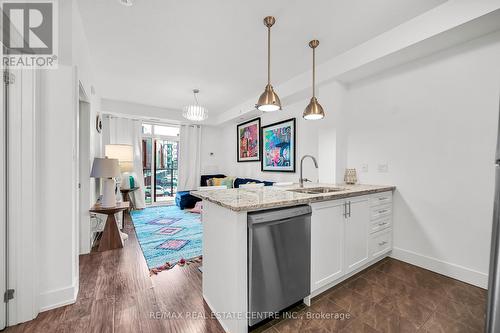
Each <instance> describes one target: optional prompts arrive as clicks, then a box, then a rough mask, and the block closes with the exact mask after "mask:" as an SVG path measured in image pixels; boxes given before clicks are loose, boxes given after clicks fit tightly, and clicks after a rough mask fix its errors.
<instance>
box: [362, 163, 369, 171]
mask: <svg viewBox="0 0 500 333" xmlns="http://www.w3.org/2000/svg"><path fill="white" fill-rule="evenodd" d="M361 171H362V172H368V164H366V163H365V164H363V165H362V166H361Z"/></svg>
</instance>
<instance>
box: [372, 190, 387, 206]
mask: <svg viewBox="0 0 500 333" xmlns="http://www.w3.org/2000/svg"><path fill="white" fill-rule="evenodd" d="M391 202H392V192H384V193H379V194H374V195H373V196H372V197H371V199H370V206H372V207H375V206H380V205H385V204H388V203H391Z"/></svg>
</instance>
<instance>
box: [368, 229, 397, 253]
mask: <svg viewBox="0 0 500 333" xmlns="http://www.w3.org/2000/svg"><path fill="white" fill-rule="evenodd" d="M391 249H392V228H389V229H385V230H382V231H379V232H377V233H374V234H371V235H370V257H371V258H375V257H378V256H380V255H382V254H384V253H386V252H389V251H390V250H391Z"/></svg>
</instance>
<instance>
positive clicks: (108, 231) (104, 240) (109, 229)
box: [89, 202, 129, 252]
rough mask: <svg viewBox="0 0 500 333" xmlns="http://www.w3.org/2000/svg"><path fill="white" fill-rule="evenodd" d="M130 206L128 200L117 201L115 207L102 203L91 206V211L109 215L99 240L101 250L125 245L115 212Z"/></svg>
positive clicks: (99, 249)
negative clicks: (102, 204)
mask: <svg viewBox="0 0 500 333" xmlns="http://www.w3.org/2000/svg"><path fill="white" fill-rule="evenodd" d="M128 208H129V203H128V202H120V203H117V204H116V206H115V207H102V206H101V205H100V204H95V205H94V206H92V208H90V210H89V211H90V212H91V213H98V214H105V215H107V216H108V217H107V219H106V225H105V227H104V231H103V232H102V236H101V239H100V241H99V248H98V249H97V250H98V251H99V252H102V251H108V250H113V249H120V248H122V247H123V240H122V237H121V236H120V230H119V229H118V225H117V224H116V219H115V214H116V213H118V212H122V211H124V210H127V209H128Z"/></svg>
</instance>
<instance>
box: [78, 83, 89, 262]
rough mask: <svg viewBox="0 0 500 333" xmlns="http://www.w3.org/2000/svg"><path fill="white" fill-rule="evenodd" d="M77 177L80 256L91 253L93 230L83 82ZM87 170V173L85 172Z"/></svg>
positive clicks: (80, 93)
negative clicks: (90, 210) (90, 211)
mask: <svg viewBox="0 0 500 333" xmlns="http://www.w3.org/2000/svg"><path fill="white" fill-rule="evenodd" d="M75 121H76V144H75V147H76V149H77V152H76V158H77V162H76V168H77V170H76V177H77V184H78V185H77V193H76V194H77V208H76V210H77V225H78V228H77V229H78V234H79V235H78V244H79V254H87V253H90V250H91V243H92V239H91V238H92V237H91V233H92V230H91V229H92V228H91V223H90V213H89V211H88V209H89V207H90V206H92V203H91V202H90V198H91V195H90V189H91V186H90V167H91V161H90V149H91V148H90V123H91V104H90V100H89V98H88V94H87V93H86V91H85V88H84V86H83V84H82V82H81V81H80V82H79V100H78V111H77V113H76V119H75ZM85 170H86V171H85Z"/></svg>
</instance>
